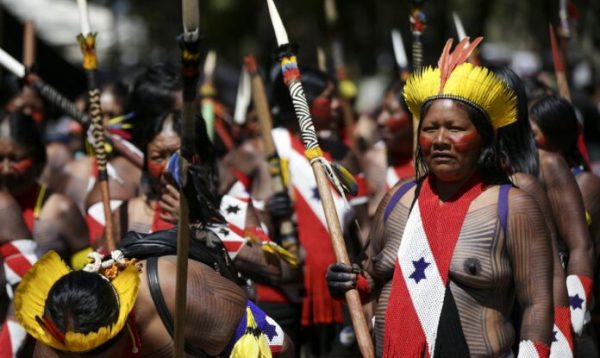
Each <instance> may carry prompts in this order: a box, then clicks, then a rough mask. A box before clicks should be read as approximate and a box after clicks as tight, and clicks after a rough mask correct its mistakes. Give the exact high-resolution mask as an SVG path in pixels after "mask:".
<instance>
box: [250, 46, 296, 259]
mask: <svg viewBox="0 0 600 358" xmlns="http://www.w3.org/2000/svg"><path fill="white" fill-rule="evenodd" d="M244 63H245V65H246V70H247V71H248V73H249V74H250V78H251V85H252V101H253V103H254V108H255V109H256V113H257V115H258V123H259V125H260V131H261V133H262V140H263V145H264V148H265V153H266V155H267V158H268V160H269V167H270V173H271V186H272V190H273V193H274V194H281V193H284V194H287V189H286V186H287V181H286V180H284V178H285V175H284V174H283V171H282V163H281V159H280V158H279V155H277V150H276V149H275V143H274V141H273V136H272V135H271V131H272V129H273V119H272V118H271V110H270V108H269V102H268V101H267V95H266V92H265V86H264V84H263V81H262V78H261V77H260V74H259V73H258V68H257V66H256V58H255V57H254V56H247V57H246V58H245V59H244ZM278 224H279V228H278V229H279V233H278V234H279V237H280V238H281V239H283V240H285V241H283V240H282V242H281V245H282V246H283V247H284V248H285V249H286V250H288V251H290V252H291V253H292V254H294V255H297V254H298V244H297V241H296V240H295V237H296V235H295V228H294V224H293V223H292V220H291V218H289V217H287V218H283V219H282V220H280V222H279V223H278Z"/></svg>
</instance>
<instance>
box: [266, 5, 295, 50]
mask: <svg viewBox="0 0 600 358" xmlns="http://www.w3.org/2000/svg"><path fill="white" fill-rule="evenodd" d="M267 5H268V7H269V15H270V16H271V23H272V24H273V30H275V37H276V38H277V45H278V46H283V45H287V44H289V43H290V41H289V40H288V35H287V32H286V31H285V27H283V22H282V21H281V17H280V16H279V12H278V11H277V7H276V6H275V2H273V0H267Z"/></svg>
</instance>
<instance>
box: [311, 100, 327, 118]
mask: <svg viewBox="0 0 600 358" xmlns="http://www.w3.org/2000/svg"><path fill="white" fill-rule="evenodd" d="M310 112H311V114H312V115H313V117H315V118H317V119H329V118H330V117H331V101H330V100H328V99H326V98H322V97H317V98H315V100H314V101H313V103H312V104H311V106H310Z"/></svg>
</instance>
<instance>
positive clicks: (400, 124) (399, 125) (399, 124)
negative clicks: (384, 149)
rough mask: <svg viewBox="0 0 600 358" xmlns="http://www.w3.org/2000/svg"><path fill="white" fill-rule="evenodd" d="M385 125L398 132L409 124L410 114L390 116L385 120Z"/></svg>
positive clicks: (391, 130)
mask: <svg viewBox="0 0 600 358" xmlns="http://www.w3.org/2000/svg"><path fill="white" fill-rule="evenodd" d="M385 126H386V128H388V130H389V131H390V132H398V131H400V130H402V129H404V128H406V126H408V116H394V117H390V118H388V120H387V121H386V122H385Z"/></svg>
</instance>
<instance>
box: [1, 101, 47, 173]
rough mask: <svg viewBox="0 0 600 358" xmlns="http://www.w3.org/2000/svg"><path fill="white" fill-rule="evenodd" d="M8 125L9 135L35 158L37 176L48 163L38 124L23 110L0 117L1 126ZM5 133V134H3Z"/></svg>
mask: <svg viewBox="0 0 600 358" xmlns="http://www.w3.org/2000/svg"><path fill="white" fill-rule="evenodd" d="M5 123H6V124H7V125H8V130H9V133H8V135H9V137H10V139H12V140H13V141H15V143H17V144H18V145H20V146H22V147H23V148H24V149H25V150H26V151H27V152H28V153H29V154H30V155H31V156H32V157H33V158H34V159H35V164H36V168H37V170H36V173H35V176H36V178H37V177H39V176H40V175H41V173H42V170H43V169H44V166H45V165H46V147H45V146H44V143H43V142H42V139H41V137H40V133H39V130H38V127H37V124H36V123H35V121H34V120H33V118H31V117H30V116H28V115H26V114H24V113H22V112H11V113H4V114H2V116H1V117H0V126H3V125H4V124H5ZM2 135H3V134H2Z"/></svg>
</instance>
